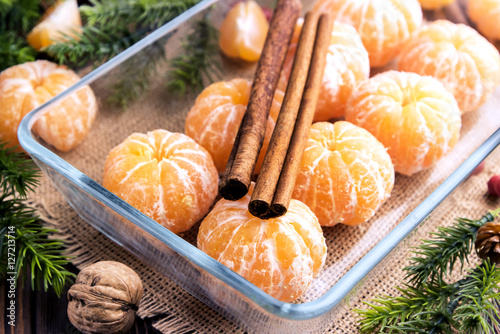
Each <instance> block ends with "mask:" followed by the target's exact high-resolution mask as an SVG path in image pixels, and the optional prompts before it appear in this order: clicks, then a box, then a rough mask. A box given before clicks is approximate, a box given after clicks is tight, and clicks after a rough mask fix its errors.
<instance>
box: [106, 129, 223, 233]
mask: <svg viewBox="0 0 500 334" xmlns="http://www.w3.org/2000/svg"><path fill="white" fill-rule="evenodd" d="M218 182H219V176H218V174H217V170H216V168H215V166H214V164H213V161H212V158H211V157H210V154H209V153H208V152H207V151H206V150H205V149H204V148H203V147H201V146H199V145H198V144H197V143H196V142H194V141H193V140H192V139H191V138H189V137H188V136H186V135H184V134H181V133H172V132H168V131H165V130H155V131H152V132H148V133H147V134H142V133H134V134H132V135H130V136H129V137H127V138H126V139H125V140H124V141H123V142H122V143H121V144H119V145H118V146H116V147H115V148H113V149H112V150H111V152H110V153H109V155H108V157H107V159H106V162H105V165H104V175H103V186H104V187H105V188H107V189H108V190H109V191H111V192H112V193H114V194H116V195H117V196H118V197H120V198H122V199H123V200H124V201H126V202H127V203H129V204H130V205H132V206H133V207H135V208H136V209H138V210H140V211H141V212H142V213H144V214H145V215H147V216H149V217H150V218H152V219H153V220H155V221H156V222H158V223H159V224H161V225H163V226H165V227H166V228H168V229H169V230H171V231H172V232H174V233H179V232H183V231H186V230H188V229H190V228H191V226H193V225H194V224H195V223H196V222H197V221H199V220H200V219H201V218H203V216H205V215H206V213H207V212H208V210H209V209H210V206H211V205H212V203H213V201H214V199H215V197H216V196H217V187H218Z"/></svg>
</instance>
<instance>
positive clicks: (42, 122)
mask: <svg viewBox="0 0 500 334" xmlns="http://www.w3.org/2000/svg"><path fill="white" fill-rule="evenodd" d="M78 80H80V77H79V76H78V75H77V74H76V73H75V72H73V71H72V70H69V69H67V68H66V66H59V65H57V64H54V63H51V62H49V61H46V60H38V61H35V62H28V63H24V64H21V65H16V66H12V67H10V68H8V69H6V70H5V71H3V72H2V73H0V140H3V141H7V142H9V144H8V145H9V146H13V145H18V144H19V141H18V140H17V128H18V126H19V123H20V122H21V120H22V118H23V117H24V116H25V115H26V114H27V113H28V112H30V111H32V110H33V109H35V108H37V107H39V106H40V105H42V104H43V103H45V102H47V101H48V100H50V99H51V98H53V97H54V96H56V95H57V94H59V93H61V92H63V91H64V90H66V89H67V88H69V87H70V86H72V85H73V84H75V83H76V82H77V81H78ZM96 113H97V102H96V98H95V95H94V93H93V92H92V89H91V88H90V87H89V86H85V87H82V88H80V89H79V90H78V91H76V92H75V93H73V94H71V95H70V96H68V97H66V98H64V99H63V100H61V101H60V102H58V103H56V104H54V105H52V106H51V107H50V110H49V111H48V112H47V113H45V114H43V116H42V117H40V118H39V119H38V120H37V122H36V123H35V124H34V126H33V131H34V132H35V133H36V134H37V135H39V136H40V137H41V138H42V139H43V140H45V141H46V142H47V143H48V144H50V145H52V146H54V147H55V148H57V149H58V150H60V151H68V150H70V149H72V148H74V147H75V146H77V145H78V144H79V143H80V142H81V141H82V140H83V139H84V138H85V136H86V135H87V133H88V132H89V130H90V127H91V125H92V123H93V122H94V119H95V116H96Z"/></svg>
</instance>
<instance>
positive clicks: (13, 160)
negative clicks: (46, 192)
mask: <svg viewBox="0 0 500 334" xmlns="http://www.w3.org/2000/svg"><path fill="white" fill-rule="evenodd" d="M38 177H39V170H38V168H37V167H36V166H35V165H34V164H33V162H32V161H31V160H29V159H27V158H26V156H25V154H24V153H22V152H17V151H16V149H15V148H14V147H7V146H6V144H5V143H2V142H0V189H1V191H2V193H1V194H0V198H1V199H2V200H5V199H7V197H8V196H13V195H15V194H16V193H17V194H18V196H19V197H21V198H26V195H27V194H28V193H29V192H31V191H33V190H34V189H35V187H36V186H37V185H38Z"/></svg>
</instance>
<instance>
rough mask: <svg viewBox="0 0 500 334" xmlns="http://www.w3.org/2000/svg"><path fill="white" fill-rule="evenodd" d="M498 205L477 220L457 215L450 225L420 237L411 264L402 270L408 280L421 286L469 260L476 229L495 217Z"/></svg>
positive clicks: (441, 278) (497, 212)
mask: <svg viewBox="0 0 500 334" xmlns="http://www.w3.org/2000/svg"><path fill="white" fill-rule="evenodd" d="M499 213H500V209H497V210H496V211H493V212H490V213H488V214H486V215H485V216H483V217H481V219H478V220H471V219H466V218H457V219H456V221H455V223H454V224H453V225H452V226H450V227H438V232H434V233H431V236H432V238H431V239H426V240H422V242H423V243H422V244H421V245H419V246H418V247H417V248H416V249H415V250H413V253H414V254H416V255H418V256H416V257H412V258H410V265H409V266H408V267H406V268H404V270H405V271H406V272H407V276H406V278H407V279H408V280H409V282H410V283H411V284H414V285H415V286H417V287H418V286H420V285H422V284H425V283H427V282H429V281H433V280H435V279H440V280H443V277H444V275H445V274H446V273H448V272H451V271H453V268H454V267H455V264H456V263H457V262H460V266H461V268H463V266H464V264H465V263H466V262H468V255H469V254H470V253H471V250H472V247H473V245H474V241H475V239H476V232H477V230H478V229H479V228H480V227H481V226H483V225H484V224H486V223H487V222H491V221H493V220H494V219H495V217H496V216H498V214H499Z"/></svg>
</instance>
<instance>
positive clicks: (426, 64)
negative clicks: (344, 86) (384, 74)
mask: <svg viewBox="0 0 500 334" xmlns="http://www.w3.org/2000/svg"><path fill="white" fill-rule="evenodd" d="M474 1H476V0H474ZM471 2H473V1H471ZM499 8H500V7H499ZM499 18H500V17H499ZM399 69H400V70H401V71H407V72H415V73H418V74H420V75H430V76H433V77H435V78H437V79H438V80H439V81H441V82H442V83H443V84H444V86H445V87H446V88H447V89H448V90H449V91H450V92H451V93H452V94H453V95H454V96H455V98H456V100H457V102H458V106H459V107H460V109H461V110H462V112H468V111H472V110H476V109H477V108H479V107H480V106H481V105H482V104H483V103H484V102H485V101H486V100H487V99H488V97H489V96H490V95H491V94H492V93H493V91H494V90H495V88H496V87H497V86H498V85H499V84H500V54H499V53H498V50H497V49H496V48H495V47H494V46H493V45H492V44H490V43H489V42H488V41H487V40H486V39H485V38H484V37H482V36H481V35H479V34H478V33H477V32H476V31H475V30H474V29H472V28H470V27H468V26H466V25H463V24H454V23H451V22H449V21H444V20H441V21H435V22H433V23H430V24H429V25H426V26H424V27H423V28H422V29H421V30H420V31H418V32H416V33H415V34H414V35H413V37H412V39H411V41H409V42H408V44H407V45H406V47H405V48H404V50H403V52H402V53H401V57H400V60H399Z"/></svg>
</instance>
